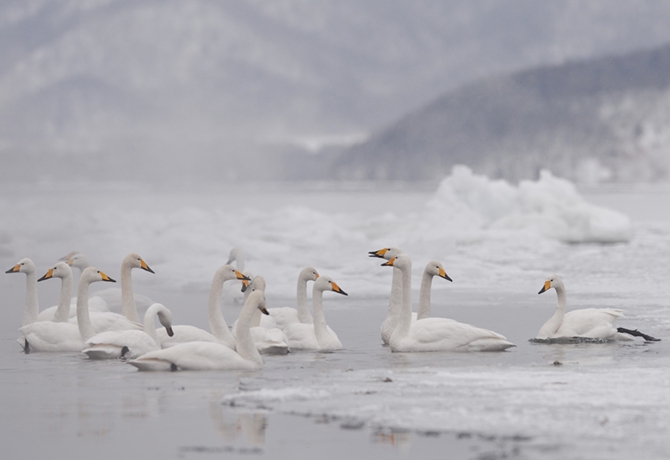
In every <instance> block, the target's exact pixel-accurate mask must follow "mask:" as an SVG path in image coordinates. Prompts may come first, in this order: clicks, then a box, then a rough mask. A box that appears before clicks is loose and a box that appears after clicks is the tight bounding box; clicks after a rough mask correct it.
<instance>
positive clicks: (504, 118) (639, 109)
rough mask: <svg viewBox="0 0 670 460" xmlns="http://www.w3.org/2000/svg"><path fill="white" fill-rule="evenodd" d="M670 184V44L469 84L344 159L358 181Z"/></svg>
mask: <svg viewBox="0 0 670 460" xmlns="http://www.w3.org/2000/svg"><path fill="white" fill-rule="evenodd" d="M457 164H466V165H469V166H471V167H473V168H474V169H475V170H476V171H478V172H482V173H485V174H487V175H488V176H490V177H503V178H507V179H524V178H536V177H537V176H538V173H539V171H540V170H541V169H550V170H551V171H553V172H554V173H557V174H559V175H561V176H564V177H568V178H570V179H573V180H576V181H579V182H586V183H589V182H600V181H618V182H626V181H649V180H651V181H653V180H667V179H670V45H666V46H664V47H660V48H656V49H653V50H647V51H636V52H632V53H630V54H627V55H624V56H617V57H604V58H598V59H594V60H589V61H582V62H571V63H567V64H564V65H560V66H549V67H542V68H538V69H533V70H527V71H522V72H517V73H512V74H507V75H503V76H500V77H494V78H488V79H484V80H482V81H479V82H476V83H472V84H469V85H465V86H464V87H462V88H460V89H458V90H456V91H453V92H450V93H448V94H446V95H444V96H442V97H440V98H438V99H437V100H436V101H434V102H432V103H431V104H429V105H427V106H425V107H423V108H422V109H420V110H417V111H415V112H413V113H411V114H410V115H408V116H406V117H404V118H402V119H401V120H400V121H399V122H397V123H395V124H393V125H392V126H390V127H389V128H387V129H385V130H383V131H381V132H380V133H379V134H377V135H375V136H373V137H372V138H371V139H370V140H369V141H368V142H366V143H364V144H362V145H359V146H355V147H353V148H351V149H350V150H349V151H348V152H347V153H346V154H344V155H343V156H341V157H339V158H338V160H337V165H338V166H337V168H338V175H339V177H341V178H349V179H352V178H353V179H362V178H365V179H404V180H426V179H439V178H441V177H442V176H444V175H445V174H447V173H449V172H450V171H451V169H452V167H453V166H455V165H457Z"/></svg>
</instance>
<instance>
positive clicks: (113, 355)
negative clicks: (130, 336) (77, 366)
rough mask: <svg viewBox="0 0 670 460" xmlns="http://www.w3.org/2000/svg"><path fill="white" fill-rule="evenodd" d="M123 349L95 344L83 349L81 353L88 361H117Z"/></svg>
mask: <svg viewBox="0 0 670 460" xmlns="http://www.w3.org/2000/svg"><path fill="white" fill-rule="evenodd" d="M123 348H126V347H123ZM123 348H122V347H119V346H117V345H110V344H96V345H92V346H90V347H88V348H85V349H84V350H82V352H83V353H84V354H86V355H87V356H88V357H89V358H90V359H118V358H121V357H122V356H123Z"/></svg>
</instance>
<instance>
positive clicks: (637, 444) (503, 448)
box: [0, 190, 670, 460]
mask: <svg viewBox="0 0 670 460" xmlns="http://www.w3.org/2000/svg"><path fill="white" fill-rule="evenodd" d="M68 193H69V192H68ZM393 193H394V192H389V191H386V192H384V193H378V194H376V195H375V194H372V196H370V194H360V193H359V194H356V193H352V194H351V196H347V195H346V194H341V193H335V192H332V191H328V190H326V191H314V190H311V191H310V193H308V194H302V193H301V192H299V191H298V192H289V193H288V194H289V195H290V194H293V198H292V199H295V200H298V201H300V200H303V202H302V204H305V205H307V206H320V205H321V202H322V200H325V201H327V202H328V204H329V205H331V206H332V205H335V206H338V207H342V206H346V205H347V204H349V205H350V206H351V207H352V208H355V210H356V211H359V212H370V213H372V212H382V211H380V210H379V208H380V207H381V208H383V203H384V199H385V198H388V196H389V194H391V195H393ZM176 195H177V194H176ZM176 195H175V196H176ZM590 195H591V196H592V197H593V200H594V201H596V202H599V203H600V204H607V205H609V206H611V207H616V205H617V203H621V204H624V205H625V206H626V207H628V208H629V210H631V212H632V211H634V213H635V214H636V215H635V217H636V218H637V220H638V221H639V222H651V223H652V224H649V225H647V224H645V225H647V226H646V227H644V228H643V230H644V231H646V232H647V233H648V234H651V235H652V237H653V238H656V236H654V235H656V234H659V235H661V236H660V237H659V238H660V239H659V240H658V241H661V242H663V243H667V240H668V238H667V236H665V235H667V234H668V230H667V229H668V227H667V222H668V221H670V216H668V211H667V207H663V206H662V204H663V203H666V201H665V198H666V197H667V191H666V192H665V194H663V193H660V194H658V193H657V194H652V195H653V197H652V198H651V199H650V197H649V195H648V194H647V193H646V192H645V193H639V194H631V193H630V192H629V191H625V190H623V191H622V190H609V191H607V190H606V191H598V192H597V193H596V192H591V194H590ZM157 196H161V195H160V194H148V195H147V196H143V197H142V198H141V200H145V201H146V202H147V203H150V202H151V200H152V199H156V197H157ZM300 197H303V198H300ZM305 197H307V198H305ZM352 197H353V198H352ZM365 197H367V198H365ZM38 198H39V194H37V195H30V194H29V195H28V197H27V198H25V197H24V198H20V200H24V203H25V204H26V206H28V208H29V209H44V208H45V207H48V206H49V204H47V205H41V204H39V199H38ZM285 198H286V194H285V195H284V199H285ZM395 198H397V199H395V200H394V202H395V203H396V205H398V202H400V203H401V204H399V205H398V206H400V207H401V208H403V209H406V210H409V209H412V207H413V206H414V205H415V204H416V203H417V202H419V201H421V200H425V198H426V194H425V193H424V192H417V193H415V194H410V195H409V196H408V194H406V193H400V194H398V195H397V196H396V197H395ZM401 198H402V199H401ZM90 199H91V200H93V201H94V199H95V197H91V198H90ZM209 199H210V200H211V202H214V201H215V198H212V197H210V198H209ZM275 199H276V200H277V202H281V201H282V200H280V199H279V198H275ZM402 200H405V201H402ZM654 200H655V201H654ZM186 201H188V199H186ZM252 201H253V198H252ZM51 203H53V201H52V202H51ZM257 203H258V205H265V206H269V207H271V206H272V203H270V204H268V202H267V201H266V200H258V201H257ZM403 203H404V204H403ZM173 204H174V203H173ZM380 204H381V205H382V206H379V205H380ZM201 205H202V204H201ZM145 206H149V205H147V204H145ZM155 206H156V207H159V208H161V207H163V208H165V209H166V210H169V207H170V204H169V203H158V204H156V205H155ZM31 207H32V208H31ZM17 208H20V205H19V206H17ZM7 217H8V218H10V219H12V218H16V217H17V216H11V215H10V216H7ZM19 217H20V216H19ZM47 224H48V222H45V225H47ZM17 225H18V226H19V227H20V225H21V222H18V223H17ZM9 227H11V226H5V227H4V228H5V229H6V228H9ZM24 230H25V231H26V232H31V231H34V230H32V229H24ZM654 232H656V233H654ZM59 238H61V239H62V237H61V236H59ZM645 238H647V237H645ZM653 238H652V240H650V241H652V242H653V241H656V240H653ZM647 242H648V240H647V239H645V240H643V243H642V244H641V245H640V247H639V248H637V249H635V250H639V251H646V252H642V253H640V254H643V257H644V259H643V260H632V262H633V263H632V264H631V260H629V259H627V258H630V257H631V254H633V255H634V254H635V250H633V249H631V247H629V246H627V245H616V246H612V247H608V246H599V245H583V246H564V247H560V248H559V249H558V251H559V254H560V257H561V258H562V259H565V260H566V261H568V263H567V266H571V267H573V268H574V269H575V270H577V271H579V270H581V271H580V272H579V273H582V274H583V273H589V274H592V275H593V276H594V277H595V278H596V279H599V280H603V282H608V281H607V277H608V276H611V275H612V273H616V274H621V273H630V276H632V277H633V278H632V279H629V280H628V281H629V282H630V287H627V288H626V287H624V288H621V287H619V289H614V290H613V292H610V293H608V292H607V290H606V289H604V290H600V291H598V292H596V293H589V292H588V290H586V289H584V288H583V287H581V288H580V289H579V290H578V292H577V293H576V294H575V295H574V296H572V297H571V300H573V299H574V304H576V305H578V306H608V307H609V306H613V305H619V304H621V303H623V304H625V305H627V306H629V307H632V308H631V310H632V314H629V316H630V318H629V319H627V320H626V322H625V325H626V326H627V327H632V328H635V327H639V328H640V329H642V330H645V331H648V332H649V333H651V334H652V335H658V336H659V337H661V338H663V339H664V340H663V341H662V342H659V343H654V344H645V343H643V342H641V341H636V342H634V343H624V344H601V345H593V344H582V345H542V344H532V343H529V342H528V339H529V338H531V337H533V336H534V334H535V333H536V332H537V330H538V329H539V327H540V326H541V324H542V323H543V322H544V321H545V320H546V319H547V318H548V317H549V316H550V315H551V313H552V312H553V305H554V304H555V296H554V295H553V293H547V294H544V295H543V296H538V295H537V291H538V289H539V288H540V287H541V283H542V281H543V280H542V279H537V278H536V276H535V274H533V273H531V274H532V275H533V276H529V277H528V279H524V280H522V283H521V284H523V285H524V286H525V287H524V288H523V289H522V290H520V291H517V290H516V286H515V287H514V289H510V288H509V287H505V286H503V285H499V284H496V283H495V282H490V281H489V280H487V279H482V281H481V285H480V287H477V288H472V287H469V288H463V287H459V286H458V281H459V280H458V279H457V278H455V282H454V283H453V284H450V285H449V286H448V288H445V287H444V286H439V285H437V283H439V282H440V281H441V280H436V281H435V284H434V285H435V286H436V290H435V292H434V294H433V304H434V306H433V315H435V316H448V317H451V318H454V319H457V320H459V321H463V322H468V323H472V324H476V325H478V326H481V327H488V328H491V329H493V330H496V331H498V332H501V333H503V334H505V335H506V336H507V337H508V339H510V340H511V341H512V342H514V343H516V344H517V345H518V347H517V348H515V349H512V350H510V351H508V352H505V353H471V354H456V353H426V354H393V353H391V352H390V350H389V349H388V348H385V347H382V346H381V344H380V339H379V324H380V323H381V321H382V319H383V318H384V315H385V311H386V307H387V303H388V297H387V296H388V292H387V290H384V291H383V292H380V293H379V295H377V296H372V297H371V296H361V295H359V294H357V292H356V291H357V289H356V287H357V286H356V285H354V284H352V285H351V286H347V285H346V284H345V283H344V282H340V284H341V285H342V287H343V288H344V289H345V290H347V291H348V292H349V293H350V296H349V297H348V298H343V297H339V296H338V297H337V298H328V299H326V305H325V306H326V315H327V319H328V322H329V324H330V325H331V327H332V328H333V329H334V330H335V331H337V332H338V334H339V336H340V339H341V341H342V342H343V344H344V345H345V350H342V351H339V352H336V353H327V354H324V353H307V352H298V353H293V354H290V355H288V356H276V357H267V358H266V359H265V366H264V368H263V369H262V370H261V371H257V372H251V373H245V372H190V373H187V372H183V373H157V374H155V373H139V372H137V371H136V370H135V369H134V368H132V367H131V366H128V365H126V364H124V363H122V362H117V361H114V362H111V361H110V362H90V361H88V360H87V359H84V358H82V357H81V356H77V355H73V354H47V353H34V354H30V355H24V354H23V353H21V351H20V348H19V346H18V344H17V343H16V342H15V339H16V337H17V328H18V325H19V323H20V317H21V308H22V305H23V302H24V296H25V293H24V290H25V276H24V275H4V276H2V277H0V288H1V289H2V322H1V323H0V363H1V364H0V366H1V372H0V388H1V389H2V391H0V404H1V405H2V406H1V407H2V408H3V415H2V425H3V429H2V434H1V439H0V441H2V445H3V458H17V459H21V458H26V459H28V458H38V457H45V456H50V457H54V458H91V457H92V458H100V459H107V458H109V459H111V458H119V457H128V458H139V457H143V458H161V459H165V458H180V459H181V458H189V459H190V458H195V459H200V458H202V459H206V458H220V457H225V458H311V457H317V456H318V457H319V458H325V459H330V458H333V459H341V458H346V457H354V458H459V459H460V458H463V459H487V460H488V459H498V458H519V459H535V458H541V459H544V458H547V459H558V458H612V457H614V458H620V457H621V456H625V455H633V454H635V453H638V454H640V455H642V454H643V455H644V456H645V458H659V459H660V458H667V457H668V456H670V441H668V440H667V431H668V423H669V422H668V421H667V420H668V419H669V418H668V416H669V415H670V373H669V372H668V370H667V369H668V365H670V358H669V357H670V334H668V332H669V331H668V329H669V326H668V325H669V324H670V321H668V306H669V305H668V302H667V293H668V291H669V289H668V287H666V286H664V285H658V286H657V287H658V289H657V290H655V291H656V292H649V295H647V292H646V286H648V285H649V280H647V279H646V275H645V274H646V273H649V274H650V275H649V276H652V275H651V274H652V273H656V274H655V275H653V277H652V281H653V280H654V279H656V278H657V277H659V275H658V273H657V272H658V271H659V270H662V269H663V267H665V266H667V261H666V260H665V254H666V252H665V251H667V246H663V247H659V248H658V249H657V248H654V247H650V248H646V249H645V244H646V243H647ZM35 245H36V248H37V249H40V248H41V249H43V250H45V251H46V252H49V254H51V253H53V254H51V256H60V255H63V254H64V253H65V252H68V251H69V250H71V249H77V248H76V247H61V246H60V244H58V245H57V244H56V243H48V242H47V243H44V242H41V241H36V242H35ZM4 247H11V242H9V243H7V242H5V246H4ZM369 249H370V250H372V249H376V248H375V247H371V248H369ZM38 252H39V251H38ZM61 252H62V254H61ZM17 256H20V257H23V255H19V254H15V253H13V252H11V253H3V254H0V263H3V264H4V265H3V266H4V267H5V269H7V268H10V267H11V266H12V265H13V264H14V263H15V262H16V260H15V259H17ZM20 257H19V258H20ZM361 258H365V254H364V253H362V254H361ZM525 258H527V256H525V255H521V256H520V259H519V261H516V262H519V263H521V264H524V263H525V264H526V265H530V266H534V265H539V266H540V267H541V270H544V269H545V268H544V267H545V265H543V263H542V262H540V261H535V260H529V261H528V260H525ZM42 262H43V261H42ZM184 262H185V263H188V262H190V261H184ZM369 264H370V270H383V269H381V268H380V267H378V265H379V264H378V261H374V260H370V261H369ZM42 265H44V263H42ZM417 269H418V268H417V267H415V270H417ZM510 269H512V267H510ZM143 275H144V274H143V273H140V274H138V275H137V276H136V275H134V279H135V289H136V291H138V292H141V293H142V294H146V295H149V296H150V297H152V298H154V299H156V300H160V301H161V302H163V303H165V304H166V305H169V306H170V308H171V309H172V310H173V314H174V316H175V318H178V319H182V320H184V321H185V322H189V323H192V324H195V325H198V326H201V327H205V326H206V322H205V315H204V306H205V305H206V296H207V292H206V290H205V289H198V288H194V289H193V290H190V291H185V290H182V289H179V290H173V289H171V288H170V287H169V286H165V285H163V284H161V283H160V281H155V280H159V279H160V278H159V277H158V275H157V277H156V278H155V279H152V278H149V277H148V275H147V276H143ZM385 276H388V281H389V282H390V273H389V274H388V275H385ZM661 278H662V277H661ZM617 279H625V278H624V277H621V278H617ZM338 281H339V280H338ZM350 283H351V281H350ZM638 284H639V285H640V286H641V287H636V286H637V285H638ZM39 289H40V299H41V305H42V306H44V305H51V304H53V303H55V300H56V299H57V291H58V283H55V282H54V283H51V284H49V283H40V286H39ZM268 292H269V294H268V300H269V302H270V304H271V305H270V306H282V305H286V304H290V303H291V300H290V299H288V298H282V297H276V296H273V295H272V294H271V291H270V289H269V290H268ZM547 296H548V297H547ZM192 305H198V307H192ZM238 308H239V307H236V308H235V307H230V308H227V309H226V310H225V315H226V318H227V319H229V320H232V319H233V318H234V317H235V315H236V311H237V309H238ZM176 322H178V321H176ZM293 388H295V389H297V390H298V391H299V392H302V391H306V392H307V393H309V392H310V391H313V392H314V393H313V394H311V393H310V394H306V395H305V396H304V397H302V396H296V395H292V394H290V390H291V389H293ZM263 389H271V390H277V391H278V392H279V396H276V395H275V396H273V395H270V396H267V395H264V394H263V393H262V390H263ZM259 392H260V393H259ZM287 394H288V396H286V395H287ZM248 395H250V396H252V398H247V396H248ZM222 401H224V402H225V404H222Z"/></svg>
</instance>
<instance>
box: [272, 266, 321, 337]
mask: <svg viewBox="0 0 670 460" xmlns="http://www.w3.org/2000/svg"><path fill="white" fill-rule="evenodd" d="M318 278H319V273H318V272H317V271H316V269H315V268H313V267H305V268H303V269H302V270H301V271H300V273H299V274H298V282H297V285H296V306H297V308H292V307H278V308H269V309H268V311H269V312H270V316H271V317H272V319H273V320H274V321H275V323H276V324H277V327H278V328H279V329H282V330H283V329H285V328H286V327H288V326H289V325H291V324H296V323H302V324H312V323H314V319H313V318H312V315H311V313H310V312H309V304H308V302H307V282H308V281H316V280H317V279H318Z"/></svg>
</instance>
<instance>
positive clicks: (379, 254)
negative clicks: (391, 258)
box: [368, 248, 388, 259]
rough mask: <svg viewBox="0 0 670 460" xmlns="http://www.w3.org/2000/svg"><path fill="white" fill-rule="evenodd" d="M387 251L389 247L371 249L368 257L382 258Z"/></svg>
mask: <svg viewBox="0 0 670 460" xmlns="http://www.w3.org/2000/svg"><path fill="white" fill-rule="evenodd" d="M386 251H388V249H387V248H384V249H380V250H379V251H370V252H368V257H379V258H380V259H383V258H384V255H385V254H386Z"/></svg>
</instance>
